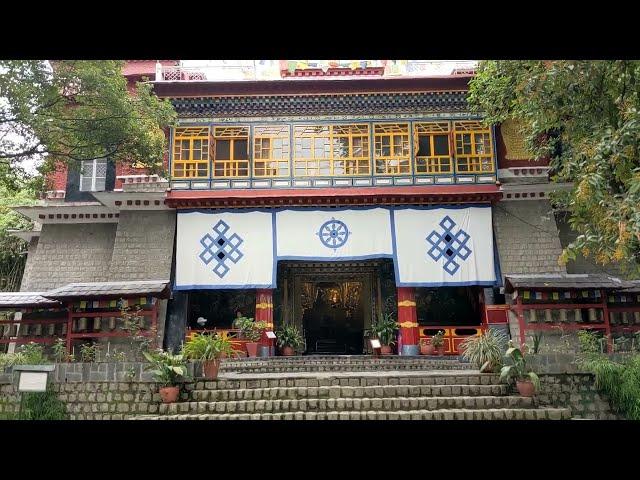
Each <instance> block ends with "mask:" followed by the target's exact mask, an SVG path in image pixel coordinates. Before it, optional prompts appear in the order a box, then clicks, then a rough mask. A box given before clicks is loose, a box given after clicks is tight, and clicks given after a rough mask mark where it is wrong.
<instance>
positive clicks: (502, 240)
mask: <svg viewBox="0 0 640 480" xmlns="http://www.w3.org/2000/svg"><path fill="white" fill-rule="evenodd" d="M124 74H125V75H126V76H127V77H128V78H129V80H130V81H131V82H134V81H138V80H140V79H141V78H142V77H144V76H146V77H148V78H150V79H152V80H151V81H152V82H153V85H154V88H155V92H156V94H157V95H158V96H159V97H162V98H168V99H170V101H171V102H172V104H173V106H174V107H175V110H176V112H177V113H178V117H179V120H178V122H177V125H175V126H174V127H172V128H171V129H170V131H169V132H168V138H167V144H168V154H167V157H166V165H165V170H166V172H167V174H166V175H165V177H166V178H162V177H159V176H157V175H148V174H146V173H145V171H144V170H140V169H135V168H133V167H131V166H127V165H121V164H114V162H112V161H111V160H110V159H108V158H106V159H104V158H103V159H95V160H92V161H85V162H82V165H81V166H80V168H77V169H74V168H69V169H67V168H60V169H59V170H58V171H56V172H55V174H54V175H52V176H50V177H49V190H48V191H47V195H46V200H44V201H42V202H41V203H40V204H38V205H35V206H24V207H16V208H15V210H17V211H18V212H20V213H21V214H23V215H25V216H27V217H29V218H30V219H32V220H33V221H34V222H35V225H36V227H35V228H34V230H33V231H27V232H16V235H19V236H20V237H22V238H23V239H24V240H26V241H27V242H29V251H28V257H27V264H26V267H25V271H24V276H23V279H22V284H21V291H20V292H11V293H2V294H0V351H6V350H7V349H13V348H15V345H19V344H21V343H25V342H30V341H35V342H41V343H44V344H48V345H50V344H52V343H53V342H54V341H56V340H57V339H58V338H63V339H64V340H65V341H66V344H67V347H68V349H69V351H74V350H76V349H77V348H78V345H79V344H80V343H82V342H90V341H98V342H101V343H108V344H109V345H117V344H118V341H122V338H123V337H124V336H126V335H127V332H125V331H124V330H123V325H122V321H121V319H120V317H119V316H120V315H121V309H122V308H128V307H129V308H130V307H134V308H136V309H139V310H140V312H141V313H140V314H141V315H143V316H144V317H145V324H144V327H145V329H144V331H143V334H145V335H148V336H150V337H151V338H153V339H154V340H155V341H156V342H157V344H158V345H162V346H164V347H165V348H172V349H175V348H177V347H179V346H180V345H181V343H182V342H183V341H184V340H185V338H187V337H188V336H189V335H190V334H192V333H193V332H195V331H203V330H204V331H211V330H214V329H216V330H217V331H222V332H225V333H232V332H233V321H234V319H235V318H237V317H240V316H244V317H253V318H255V319H257V320H264V321H266V322H267V324H268V326H269V329H277V328H278V326H280V325H283V324H285V323H292V324H295V325H297V326H298V327H299V329H300V330H301V331H302V332H303V334H304V340H305V342H304V343H305V346H304V349H303V351H301V352H300V353H333V354H351V355H357V354H363V353H368V352H369V351H370V345H369V342H367V338H368V336H369V331H370V326H371V322H372V320H374V319H376V318H378V317H379V316H380V315H382V314H385V313H386V314H391V315H392V316H393V318H395V319H397V322H398V324H399V327H400V330H399V338H398V345H397V353H398V354H401V355H416V354H418V353H419V347H418V346H419V342H420V339H421V338H428V337H430V336H432V335H433V334H434V333H436V332H437V331H438V330H443V331H444V332H445V347H446V353H447V354H451V355H455V354H457V353H458V345H459V343H460V342H461V341H462V340H463V339H464V338H466V337H468V336H470V335H478V334H479V333H480V332H481V331H483V330H484V329H487V328H500V329H503V330H505V331H508V332H509V334H510V335H511V337H512V338H514V339H517V340H519V341H525V340H527V339H528V338H530V337H531V335H533V334H534V333H536V332H540V331H542V332H545V333H546V334H547V335H549V336H552V335H554V334H558V332H560V333H563V332H571V331H574V330H576V329H582V328H588V329H595V330H598V331H601V332H602V333H603V334H606V335H608V337H607V338H609V339H610V343H611V342H612V341H613V340H611V339H615V338H621V337H624V336H625V335H631V334H633V333H635V332H637V331H639V330H640V283H639V282H632V281H628V280H625V279H624V277H623V275H622V274H618V275H612V274H609V273H605V272H603V271H602V270H601V269H599V268H598V267H596V266H595V265H594V264H592V263H590V262H589V261H588V260H586V259H583V258H579V259H578V260H576V261H572V262H570V263H569V264H568V265H567V266H561V265H559V263H558V257H559V256H560V253H561V251H562V248H563V246H566V245H567V244H568V243H569V242H570V241H571V240H572V239H573V238H574V236H575V234H574V233H573V232H572V231H571V229H570V228H569V226H568V224H567V222H566V220H565V218H564V216H563V215H562V214H558V213H554V212H553V211H552V208H551V205H550V201H549V194H550V193H551V192H552V191H554V190H556V189H563V188H568V187H569V185H563V184H557V183H550V182H549V173H550V172H549V166H548V162H547V161H545V160H539V159H538V160H536V159H533V158H531V155H529V154H528V152H527V151H526V149H525V147H524V142H523V138H522V137H521V135H520V133H519V129H518V125H517V124H513V123H505V124H502V125H494V126H491V127H488V126H486V125H484V124H483V122H482V118H481V116H479V115H477V114H473V113H471V112H470V110H469V108H468V106H467V102H466V95H467V90H468V84H469V81H470V80H471V79H472V78H473V75H474V72H473V71H472V70H471V71H469V70H467V71H464V70H462V71H460V70H459V71H454V72H453V73H452V74H451V75H446V76H425V75H414V76H409V75H410V74H409V75H396V76H393V75H386V74H385V66H384V64H377V63H368V62H366V61H364V62H362V63H361V64H357V65H355V66H353V65H350V66H341V65H338V64H336V65H330V64H329V65H325V66H322V67H318V68H313V66H309V65H304V68H297V65H296V64H293V65H292V64H291V63H290V62H283V64H282V68H281V69H280V74H281V78H277V79H269V80H251V79H248V80H247V79H245V80H241V81H231V80H225V81H210V80H207V79H206V76H205V75H203V74H201V73H198V72H197V71H194V70H193V69H191V70H189V69H181V67H180V66H179V65H178V63H177V62H176V61H162V62H156V61H129V62H127V65H126V68H125V71H124ZM270 342H271V340H269V339H268V338H267V336H266V334H265V335H264V337H263V340H262V342H261V343H262V345H263V347H264V348H262V349H261V353H262V355H274V354H277V352H275V349H274V348H273V345H272V344H270ZM610 347H611V345H610Z"/></svg>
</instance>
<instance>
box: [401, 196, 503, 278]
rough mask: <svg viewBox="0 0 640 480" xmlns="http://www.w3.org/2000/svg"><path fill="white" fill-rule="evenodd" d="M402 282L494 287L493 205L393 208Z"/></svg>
mask: <svg viewBox="0 0 640 480" xmlns="http://www.w3.org/2000/svg"><path fill="white" fill-rule="evenodd" d="M393 224H394V227H393V230H394V232H393V234H394V242H395V244H394V251H395V258H394V263H395V269H396V284H397V285H398V286H405V287H410V286H415V287H419V286H434V287H437V286H446V285H450V286H455V285H460V286H461V285H487V286H488V285H494V284H495V282H496V276H495V267H494V256H493V228H492V224H491V207H489V206H487V207H465V208H433V209H420V208H398V209H394V211H393Z"/></svg>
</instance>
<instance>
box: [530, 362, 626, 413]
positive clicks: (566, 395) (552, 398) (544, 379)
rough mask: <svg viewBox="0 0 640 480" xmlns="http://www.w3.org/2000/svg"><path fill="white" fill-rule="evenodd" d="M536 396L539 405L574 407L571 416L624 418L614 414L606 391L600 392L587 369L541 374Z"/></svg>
mask: <svg viewBox="0 0 640 480" xmlns="http://www.w3.org/2000/svg"><path fill="white" fill-rule="evenodd" d="M540 387H541V388H540V391H539V392H538V393H537V394H536V396H535V400H536V402H537V403H538V404H540V405H548V406H554V407H565V408H570V409H571V416H572V418H577V419H589V420H623V418H622V417H621V416H619V415H617V414H615V413H614V412H613V411H612V409H611V407H610V405H609V400H608V399H607V397H606V396H605V395H602V394H600V393H598V391H597V390H596V387H595V386H594V377H593V375H591V374H588V373H572V374H542V375H540Z"/></svg>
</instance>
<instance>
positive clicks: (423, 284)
mask: <svg viewBox="0 0 640 480" xmlns="http://www.w3.org/2000/svg"><path fill="white" fill-rule="evenodd" d="M473 207H475V208H491V205H486V204H467V205H464V206H463V205H446V206H440V205H425V206H411V205H407V206H401V207H397V208H393V209H391V248H392V249H393V271H394V273H395V276H396V279H395V280H396V287H469V286H472V285H476V286H480V287H495V286H497V283H498V282H500V277H498V276H497V275H496V279H495V280H481V281H479V280H475V281H470V282H401V281H400V272H399V271H398V248H397V245H396V217H395V211H396V210H435V209H447V210H460V209H462V208H473ZM492 213H493V212H492ZM492 216H493V215H492ZM491 236H492V238H493V256H494V264H493V270H494V275H495V269H496V265H497V264H496V262H495V256H496V243H495V234H494V232H493V222H492V225H491Z"/></svg>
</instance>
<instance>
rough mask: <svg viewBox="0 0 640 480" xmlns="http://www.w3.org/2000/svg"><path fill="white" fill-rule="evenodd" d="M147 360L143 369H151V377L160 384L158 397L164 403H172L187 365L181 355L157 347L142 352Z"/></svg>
mask: <svg viewBox="0 0 640 480" xmlns="http://www.w3.org/2000/svg"><path fill="white" fill-rule="evenodd" d="M142 354H143V355H144V357H145V358H146V359H147V361H148V362H149V365H147V366H146V367H145V370H151V373H152V374H153V378H154V379H155V380H156V381H157V382H158V383H159V384H160V385H161V387H160V398H162V401H163V402H164V403H173V402H175V401H176V400H177V399H178V394H179V393H180V387H179V386H178V385H177V384H178V381H179V380H180V378H182V377H185V376H186V375H187V365H186V361H185V359H184V356H182V355H173V354H171V353H169V352H165V351H164V350H162V349H158V350H155V351H152V352H142Z"/></svg>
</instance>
